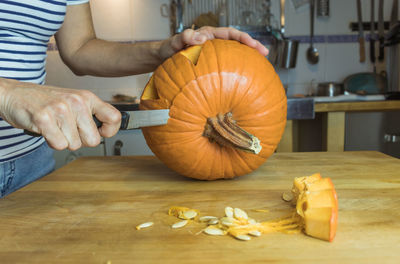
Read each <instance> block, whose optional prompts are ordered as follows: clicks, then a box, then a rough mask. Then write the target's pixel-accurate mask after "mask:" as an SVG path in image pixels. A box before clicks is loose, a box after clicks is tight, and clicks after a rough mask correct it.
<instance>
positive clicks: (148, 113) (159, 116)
mask: <svg viewBox="0 0 400 264" xmlns="http://www.w3.org/2000/svg"><path fill="white" fill-rule="evenodd" d="M120 112H121V126H120V128H119V129H120V130H131V129H137V128H141V127H149V126H160V125H165V124H167V123H168V119H169V109H158V110H135V111H120ZM93 121H94V122H95V123H96V126H97V127H98V128H99V127H101V126H102V124H103V123H102V122H101V121H100V120H98V119H97V118H96V117H95V116H94V115H93ZM24 133H25V134H27V135H30V136H34V137H40V136H41V135H40V134H38V133H35V132H32V131H28V130H24Z"/></svg>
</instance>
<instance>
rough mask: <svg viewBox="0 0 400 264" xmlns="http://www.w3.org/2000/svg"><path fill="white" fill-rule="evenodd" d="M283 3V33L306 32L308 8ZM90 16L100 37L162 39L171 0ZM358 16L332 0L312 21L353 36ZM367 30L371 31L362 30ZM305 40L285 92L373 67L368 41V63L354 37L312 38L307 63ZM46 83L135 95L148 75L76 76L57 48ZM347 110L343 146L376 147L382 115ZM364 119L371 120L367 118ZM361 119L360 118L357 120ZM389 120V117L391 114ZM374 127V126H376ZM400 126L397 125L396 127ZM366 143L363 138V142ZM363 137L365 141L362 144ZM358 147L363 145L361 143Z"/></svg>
mask: <svg viewBox="0 0 400 264" xmlns="http://www.w3.org/2000/svg"><path fill="white" fill-rule="evenodd" d="M361 1H362V4H363V12H362V13H363V18H364V20H365V21H369V20H370V0H361ZM271 2H272V11H273V14H274V16H275V17H278V14H279V1H278V0H271ZM287 2H288V3H287V5H286V35H287V36H308V35H309V26H310V24H309V17H310V14H309V8H308V6H305V7H303V8H300V9H299V10H295V8H294V6H293V5H292V4H291V1H287ZM90 3H91V8H92V13H93V21H94V26H95V30H96V34H97V36H98V37H99V38H102V39H106V40H112V41H124V42H135V41H144V40H160V39H165V38H167V37H169V35H170V29H169V19H168V18H166V17H163V16H162V15H161V12H160V8H161V6H162V5H163V4H168V3H169V0H147V1H143V0H113V1H109V0H91V1H90ZM375 4H376V7H375V19H376V20H377V18H378V12H377V11H378V1H375ZM391 5H392V1H390V0H386V1H385V7H384V9H385V20H386V21H388V20H389V17H390V11H391ZM355 21H357V12H356V1H354V0H353V1H349V0H331V1H330V16H329V18H323V19H321V18H317V19H316V20H315V35H316V37H317V38H318V37H321V36H327V35H330V36H335V35H337V36H350V37H351V36H354V35H356V34H357V33H356V32H351V31H350V29H349V23H350V22H355ZM365 33H366V34H367V33H369V32H365ZM308 45H309V44H308V43H301V44H300V48H299V53H298V61H297V67H296V68H295V69H292V70H279V71H278V73H279V75H280V77H281V79H282V82H283V83H284V84H285V85H287V86H288V94H289V95H293V94H307V93H308V91H309V88H310V83H311V81H313V80H315V81H316V82H323V81H339V82H340V81H343V79H344V78H345V77H346V76H348V75H350V74H353V73H357V72H364V71H372V65H371V63H370V61H369V53H368V50H369V49H368V48H369V46H368V43H367V44H366V62H365V63H360V62H359V57H358V56H359V51H358V49H359V47H358V43H356V42H349V43H316V44H315V46H316V47H317V49H318V50H319V52H320V61H319V63H318V64H317V65H310V64H308V63H307V61H306V49H307V48H308ZM377 68H378V71H380V70H384V69H385V65H384V64H378V67H377ZM47 72H48V73H47V83H48V84H52V85H56V86H61V87H70V88H77V89H89V90H92V91H93V92H95V93H96V94H98V95H99V96H100V97H101V98H102V99H104V100H110V99H111V97H112V95H113V94H116V93H123V94H127V95H132V96H139V95H140V94H141V91H142V89H143V87H144V86H145V84H146V83H147V80H148V78H149V74H144V75H139V76H130V77H122V78H98V77H89V76H85V77H77V76H74V75H73V74H72V73H71V71H70V70H69V69H68V68H67V67H65V65H64V64H63V63H62V62H61V60H60V58H59V55H58V52H57V51H49V52H48V64H47ZM353 116H354V118H353V119H352V117H351V115H350V117H349V118H348V119H347V123H346V124H347V126H348V127H349V128H351V127H352V129H350V130H348V131H347V132H346V144H347V146H348V147H347V149H357V148H358V149H360V148H362V147H363V146H364V147H365V146H366V147H368V148H371V149H376V148H379V146H381V145H382V142H381V134H382V133H383V132H382V129H381V128H380V127H376V126H386V125H384V124H382V120H383V119H384V118H383V114H372V115H369V116H367V117H366V116H365V115H363V116H362V117H361V116H360V115H353ZM368 118H369V120H370V121H368ZM357 120H358V121H360V120H363V121H360V122H357ZM391 120H392V121H391V123H392V124H393V123H400V122H398V120H397V122H393V117H392V119H391ZM365 123H370V124H375V125H376V126H372V127H368V128H361V129H360V127H361V125H362V124H365ZM354 129H358V130H360V131H362V130H365V129H369V130H371V129H372V130H373V132H372V134H373V136H371V135H370V133H369V134H367V133H363V134H359V133H353V132H352V131H353V130H354ZM374 129H375V130H374ZM399 130H400V128H399ZM363 142H364V143H363ZM365 142H369V144H366V143H365ZM360 146H361V147H360Z"/></svg>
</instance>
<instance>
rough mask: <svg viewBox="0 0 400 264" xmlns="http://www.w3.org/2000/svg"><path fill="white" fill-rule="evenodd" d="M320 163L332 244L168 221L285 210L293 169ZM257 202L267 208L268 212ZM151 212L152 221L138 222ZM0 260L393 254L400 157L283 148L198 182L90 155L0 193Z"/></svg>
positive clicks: (399, 239) (345, 259)
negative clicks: (244, 168)
mask: <svg viewBox="0 0 400 264" xmlns="http://www.w3.org/2000/svg"><path fill="white" fill-rule="evenodd" d="M314 172H320V173H321V174H322V176H323V177H331V178H332V180H333V183H334V184H335V186H336V189H337V193H338V197H339V225H338V230H337V235H336V239H335V240H334V242H333V243H329V242H325V241H322V240H318V239H314V238H311V237H308V236H306V235H304V234H294V235H288V234H281V233H275V234H267V235H262V236H261V237H258V238H253V239H252V240H251V241H247V242H244V241H239V240H236V239H234V238H232V237H230V236H222V237H215V236H209V235H205V234H199V235H195V233H197V232H198V231H199V230H201V228H202V227H203V226H201V225H200V224H194V223H193V224H190V225H189V226H187V227H184V228H182V229H178V230H176V229H172V228H171V227H170V226H171V224H172V223H174V222H176V218H174V217H171V216H168V215H167V211H168V208H169V207H170V206H172V205H181V206H187V207H191V208H195V209H198V210H200V212H201V213H202V214H203V215H215V216H222V215H223V210H224V208H225V206H232V207H239V208H241V209H244V210H246V211H247V212H248V214H249V215H250V216H251V217H253V218H255V219H256V220H258V221H262V220H269V219H273V218H275V217H279V216H282V215H285V214H286V213H287V212H290V211H291V210H292V208H291V206H290V205H289V204H288V203H287V202H284V201H283V200H282V199H281V195H282V192H284V191H286V190H289V189H290V188H291V185H292V181H293V178H294V177H297V176H305V175H310V174H312V173H314ZM253 209H268V210H269V211H270V212H269V213H260V212H254V211H253ZM147 221H153V222H154V223H155V224H154V226H153V227H150V228H147V229H143V230H139V231H137V230H136V229H135V226H136V225H138V224H140V223H143V222H147ZM0 234H1V237H0V262H1V263H112V264H117V263H219V264H221V263H269V262H273V263H399V261H400V161H399V160H398V159H395V158H391V157H389V156H386V155H384V154H381V153H378V152H344V153H334V152H330V153H327V152H325V153H315V152H314V153H279V154H275V155H274V156H273V157H271V158H270V159H269V160H268V161H267V162H266V163H265V164H264V165H263V166H262V167H261V168H259V169H258V170H257V171H255V172H254V173H252V174H250V175H247V176H243V177H240V178H238V179H235V180H219V181H214V182H205V181H196V180H191V179H187V178H184V177H182V176H179V175H177V174H176V173H174V172H173V171H171V170H169V169H168V168H166V167H165V166H164V165H163V164H162V163H161V162H160V161H158V160H157V159H155V158H153V157H87V158H81V159H79V160H76V161H74V162H72V163H70V164H69V165H67V166H65V167H63V168H62V169H60V170H57V171H55V172H54V173H52V174H50V175H48V176H47V177H45V178H43V179H41V180H39V181H37V182H35V183H33V184H31V185H29V186H27V187H25V188H23V189H22V190H20V191H17V192H16V193H14V194H12V195H9V196H8V197H6V198H4V199H1V200H0Z"/></svg>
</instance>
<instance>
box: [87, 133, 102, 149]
mask: <svg viewBox="0 0 400 264" xmlns="http://www.w3.org/2000/svg"><path fill="white" fill-rule="evenodd" d="M86 144H87V146H88V147H96V146H97V145H99V144H100V136H99V135H96V136H92V137H89V138H88V140H87V142H86Z"/></svg>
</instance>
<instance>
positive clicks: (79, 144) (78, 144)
mask: <svg viewBox="0 0 400 264" xmlns="http://www.w3.org/2000/svg"><path fill="white" fill-rule="evenodd" d="M80 147H82V142H81V141H80V140H75V141H74V142H72V143H71V144H70V145H69V146H68V149H69V150H72V151H75V150H78V149H79V148H80Z"/></svg>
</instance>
